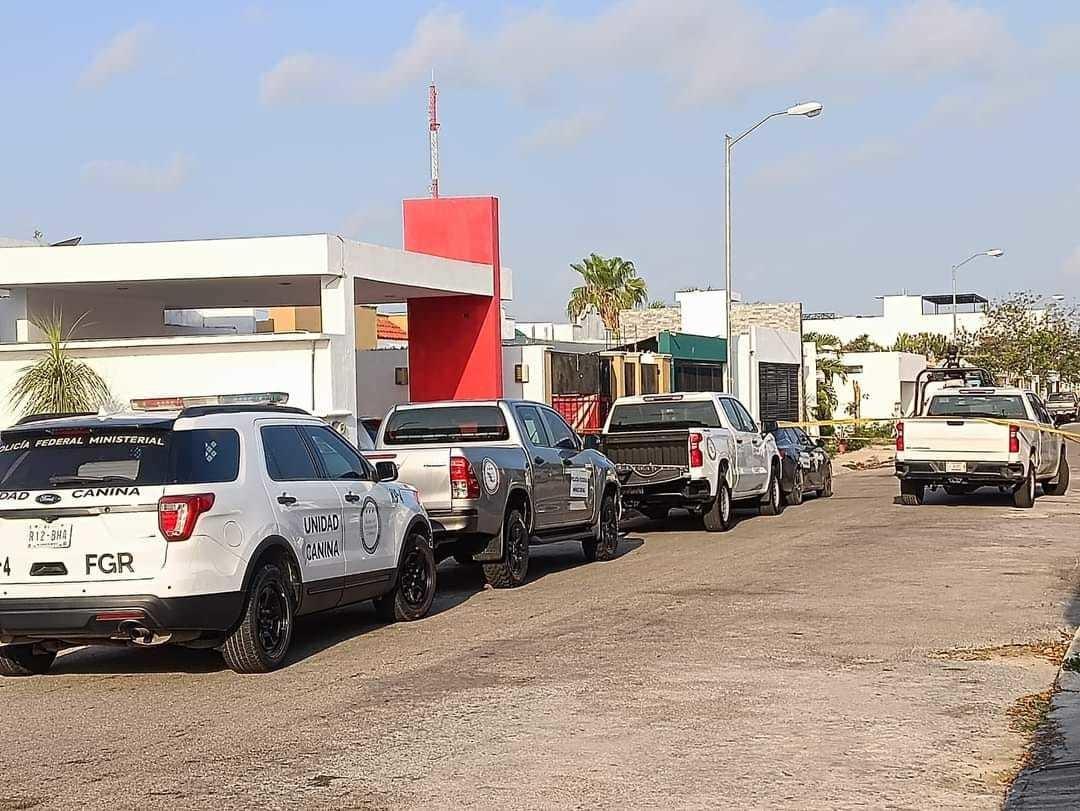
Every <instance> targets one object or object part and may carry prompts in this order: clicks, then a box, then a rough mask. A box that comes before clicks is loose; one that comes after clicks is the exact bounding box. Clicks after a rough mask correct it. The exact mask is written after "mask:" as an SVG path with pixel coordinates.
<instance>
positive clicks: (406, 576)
mask: <svg viewBox="0 0 1080 811" xmlns="http://www.w3.org/2000/svg"><path fill="white" fill-rule="evenodd" d="M434 599H435V553H434V552H433V551H432V549H431V542H430V541H428V539H427V538H426V537H424V536H423V535H422V534H421V533H419V532H414V533H413V534H412V535H410V536H409V537H408V538H406V539H405V548H404V549H403V550H402V554H401V566H400V567H399V568H398V573H397V581H396V582H395V583H394V588H393V589H391V590H390V591H388V592H387V593H386V594H384V595H382V596H381V597H376V598H375V615H376V616H377V617H378V618H379V619H381V620H382V621H383V622H412V621H413V620H418V619H420V618H422V617H425V616H427V612H428V611H429V610H430V609H431V601H432V600H434Z"/></svg>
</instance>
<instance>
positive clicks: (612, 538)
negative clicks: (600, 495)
mask: <svg viewBox="0 0 1080 811" xmlns="http://www.w3.org/2000/svg"><path fill="white" fill-rule="evenodd" d="M598 529H599V533H598V534H599V536H600V537H599V538H589V539H588V540H585V541H582V542H581V548H582V550H583V551H584V552H585V560H587V561H589V563H593V562H595V561H598V560H611V559H612V558H614V557H615V553H616V552H618V550H619V511H618V510H617V509H616V508H615V496H614V495H613V494H611V493H607V494H606V495H605V496H604V501H603V503H602V504H601V505H600V526H599V527H598Z"/></svg>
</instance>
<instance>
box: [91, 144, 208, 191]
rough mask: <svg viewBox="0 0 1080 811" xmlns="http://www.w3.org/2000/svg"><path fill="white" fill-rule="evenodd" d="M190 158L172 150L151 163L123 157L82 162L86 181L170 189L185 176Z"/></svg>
mask: <svg viewBox="0 0 1080 811" xmlns="http://www.w3.org/2000/svg"><path fill="white" fill-rule="evenodd" d="M190 171H191V161H190V159H189V158H187V157H186V156H185V155H182V154H180V153H175V154H174V155H173V156H172V157H171V158H170V159H169V160H168V161H167V162H166V163H165V164H164V165H161V166H154V165H151V164H146V163H134V162H132V161H126V160H94V161H90V162H88V163H86V164H84V165H83V167H82V178H83V180H84V181H85V182H87V183H93V184H95V185H100V186H105V187H108V188H113V189H120V190H122V191H136V192H171V191H175V190H176V189H178V188H180V186H182V185H183V184H184V182H185V181H186V180H187V179H188V176H189V174H190Z"/></svg>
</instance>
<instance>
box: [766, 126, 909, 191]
mask: <svg viewBox="0 0 1080 811" xmlns="http://www.w3.org/2000/svg"><path fill="white" fill-rule="evenodd" d="M908 149H909V144H908V142H907V141H906V140H903V139H900V138H873V139H870V140H868V141H864V142H862V143H861V144H857V145H855V146H853V147H844V148H842V149H834V150H831V151H824V152H809V151H804V152H797V153H794V154H791V155H787V156H785V157H783V158H780V159H778V160H775V161H773V162H772V163H768V164H766V165H765V166H764V167H762V168H761V169H760V170H758V171H757V172H756V173H755V174H754V176H753V180H754V182H756V183H760V184H762V185H766V186H785V185H793V184H800V183H810V182H816V181H818V180H821V179H823V178H828V177H832V176H834V175H837V174H840V173H842V172H846V171H849V170H852V169H858V170H866V169H868V168H869V167H872V166H874V165H888V164H891V163H894V162H895V161H897V160H899V159H901V158H902V157H904V155H905V154H907V151H908Z"/></svg>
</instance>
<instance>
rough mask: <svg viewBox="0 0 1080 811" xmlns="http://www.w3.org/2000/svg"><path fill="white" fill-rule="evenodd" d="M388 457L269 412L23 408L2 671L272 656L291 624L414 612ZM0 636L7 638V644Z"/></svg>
mask: <svg viewBox="0 0 1080 811" xmlns="http://www.w3.org/2000/svg"><path fill="white" fill-rule="evenodd" d="M394 478H396V468H395V467H394V465H393V464H392V463H390V464H380V466H379V468H378V469H376V468H375V467H373V466H372V465H371V464H370V463H369V462H368V461H367V460H366V459H364V457H363V456H362V455H361V454H360V453H359V452H358V451H357V450H356V449H355V448H353V446H352V445H350V444H349V443H348V442H347V441H345V440H344V439H343V438H342V437H341V436H340V435H339V434H338V433H337V432H336V431H334V430H333V429H332V428H330V427H329V426H328V425H327V424H326V423H325V422H323V421H322V420H320V419H317V418H315V417H312V416H310V415H308V414H307V413H305V412H303V411H300V410H299V409H294V408H286V407H280V406H250V405H248V406H245V405H233V406H197V407H193V408H186V409H184V410H182V411H179V412H170V413H130V414H118V415H109V416H96V415H84V416H66V417H63V416H46V417H45V418H31V419H27V420H23V421H22V422H21V423H20V424H18V425H16V426H14V427H12V428H10V429H8V430H5V431H3V432H2V434H0V674H3V675H30V674H34V673H43V672H45V671H46V670H48V668H49V667H50V666H51V665H52V662H53V659H54V658H55V656H56V653H57V651H58V650H60V649H61V648H64V647H67V646H71V645H84V644H90V643H123V644H133V645H140V646H150V645H160V644H164V643H173V644H181V645H188V646H191V647H203V648H206V647H219V648H220V649H221V651H222V653H223V654H224V657H225V660H226V662H227V663H228V664H229V666H230V667H232V668H233V670H236V671H238V672H244V673H252V672H264V671H268V670H272V669H274V668H276V667H278V666H279V665H281V664H282V662H283V661H284V660H285V656H286V653H287V651H288V648H289V644H290V641H291V639H292V633H293V621H294V617H296V616H299V615H302V614H310V613H312V612H315V611H322V610H326V609H330V608H335V607H337V606H342V605H347V604H350V603H356V602H358V601H361V600H367V599H374V600H375V606H376V609H377V611H378V614H379V616H380V617H381V618H383V619H386V620H415V619H419V618H420V617H423V616H424V615H425V614H426V613H427V611H428V609H429V608H430V606H431V601H432V598H433V596H434V593H435V560H434V557H433V554H432V546H431V526H430V524H429V522H428V519H427V515H426V514H425V512H424V509H423V507H422V506H421V504H420V502H419V499H418V498H417V495H416V491H415V490H413V489H412V488H410V487H408V486H407V485H403V484H397V483H392V481H391V480H392V479H394ZM5 643H6V644H5Z"/></svg>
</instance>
